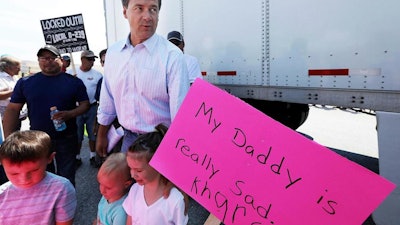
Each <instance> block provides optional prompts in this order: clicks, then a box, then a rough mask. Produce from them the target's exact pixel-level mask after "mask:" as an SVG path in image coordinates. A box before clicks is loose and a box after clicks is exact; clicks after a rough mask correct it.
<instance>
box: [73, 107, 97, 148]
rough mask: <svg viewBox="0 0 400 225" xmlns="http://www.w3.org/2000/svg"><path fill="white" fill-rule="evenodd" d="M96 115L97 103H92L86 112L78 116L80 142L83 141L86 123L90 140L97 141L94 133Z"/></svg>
mask: <svg viewBox="0 0 400 225" xmlns="http://www.w3.org/2000/svg"><path fill="white" fill-rule="evenodd" d="M96 116H97V104H92V105H91V106H90V108H89V110H88V111H87V112H86V113H84V114H82V115H80V116H77V117H76V125H77V127H78V141H79V142H82V141H83V135H84V132H85V131H84V129H85V124H86V132H87V134H88V138H89V140H91V141H96V136H95V135H94V125H95V123H96Z"/></svg>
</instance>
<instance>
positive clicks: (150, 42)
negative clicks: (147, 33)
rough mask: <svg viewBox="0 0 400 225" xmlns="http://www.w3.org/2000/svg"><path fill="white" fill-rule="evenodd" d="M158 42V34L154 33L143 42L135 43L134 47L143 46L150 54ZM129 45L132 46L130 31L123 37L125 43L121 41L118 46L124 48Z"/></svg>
mask: <svg viewBox="0 0 400 225" xmlns="http://www.w3.org/2000/svg"><path fill="white" fill-rule="evenodd" d="M157 42H158V35H157V34H156V33H154V34H153V35H152V36H151V37H150V38H148V39H147V40H145V41H144V42H142V43H140V44H138V45H136V46H135V47H139V46H143V47H144V48H146V49H147V51H148V52H149V53H150V54H152V53H153V52H154V51H155V50H156V45H157ZM130 46H132V47H134V46H133V45H132V44H131V40H130V33H129V35H128V37H127V38H126V39H125V43H123V44H122V45H121V46H120V50H121V51H122V50H124V49H127V48H129V47H130Z"/></svg>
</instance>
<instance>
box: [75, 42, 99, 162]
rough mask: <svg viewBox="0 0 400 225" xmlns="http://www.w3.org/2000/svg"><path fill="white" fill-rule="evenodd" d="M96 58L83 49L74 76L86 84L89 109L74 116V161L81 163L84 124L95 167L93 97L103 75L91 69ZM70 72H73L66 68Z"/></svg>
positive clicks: (95, 112) (95, 104)
mask: <svg viewBox="0 0 400 225" xmlns="http://www.w3.org/2000/svg"><path fill="white" fill-rule="evenodd" d="M96 58H98V57H97V56H96V55H95V54H94V52H93V51H91V50H85V51H83V52H82V53H81V62H82V64H81V66H80V67H79V68H78V69H77V70H76V76H77V77H78V78H79V79H81V80H82V81H83V83H84V84H85V86H86V92H87V94H88V97H89V102H90V108H89V110H88V111H87V112H86V113H84V114H82V115H80V116H78V117H77V118H76V125H77V126H78V143H79V147H78V154H77V155H76V162H77V166H80V165H81V164H82V161H81V156H80V150H81V147H82V141H83V135H84V128H85V125H86V132H87V134H88V138H89V149H90V164H91V165H92V166H93V167H95V166H96V161H95V156H96V149H95V145H96V136H95V135H94V125H95V121H96V115H97V100H96V99H95V94H96V88H97V83H98V82H99V80H100V79H101V78H102V77H103V75H102V74H101V73H100V72H99V71H97V70H95V69H92V67H93V65H94V62H95V60H96ZM68 72H69V73H70V74H72V73H73V72H72V71H71V70H68Z"/></svg>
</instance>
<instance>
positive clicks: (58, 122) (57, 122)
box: [50, 106, 67, 131]
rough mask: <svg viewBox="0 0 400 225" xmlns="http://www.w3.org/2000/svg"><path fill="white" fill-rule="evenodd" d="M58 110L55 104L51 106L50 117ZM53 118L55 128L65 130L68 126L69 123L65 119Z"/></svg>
mask: <svg viewBox="0 0 400 225" xmlns="http://www.w3.org/2000/svg"><path fill="white" fill-rule="evenodd" d="M57 112H58V110H57V107H56V106H53V107H51V108H50V118H53V115H54V114H56V113H57ZM52 120H53V124H54V128H56V131H63V130H65V129H66V128H67V125H66V124H65V122H64V121H63V120H55V119H52Z"/></svg>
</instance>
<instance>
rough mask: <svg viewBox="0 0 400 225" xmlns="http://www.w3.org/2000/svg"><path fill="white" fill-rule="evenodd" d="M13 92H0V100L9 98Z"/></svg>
mask: <svg viewBox="0 0 400 225" xmlns="http://www.w3.org/2000/svg"><path fill="white" fill-rule="evenodd" d="M12 93H13V90H11V89H10V90H5V91H0V100H5V99H8V98H9V97H11V95H12Z"/></svg>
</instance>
